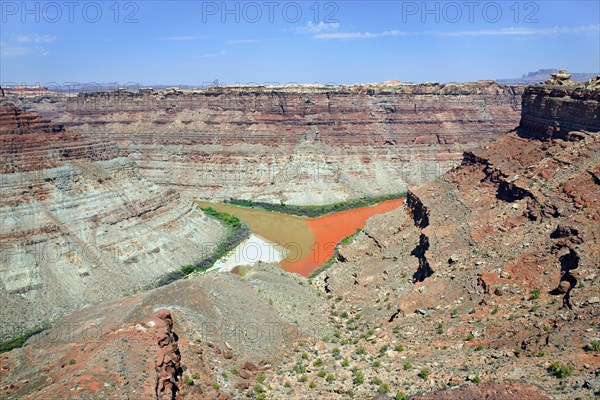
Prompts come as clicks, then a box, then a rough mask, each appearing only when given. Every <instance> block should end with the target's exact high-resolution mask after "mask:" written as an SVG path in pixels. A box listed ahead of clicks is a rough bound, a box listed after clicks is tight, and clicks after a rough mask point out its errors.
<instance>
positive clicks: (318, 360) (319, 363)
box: [313, 358, 324, 368]
mask: <svg viewBox="0 0 600 400" xmlns="http://www.w3.org/2000/svg"><path fill="white" fill-rule="evenodd" d="M323 364H324V362H323V360H322V359H320V358H317V359H316V360H315V361H313V366H315V367H317V368H320V367H322V366H323Z"/></svg>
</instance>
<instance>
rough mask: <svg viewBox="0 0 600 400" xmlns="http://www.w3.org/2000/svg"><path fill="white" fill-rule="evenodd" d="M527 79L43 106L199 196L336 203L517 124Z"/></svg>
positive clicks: (85, 99)
mask: <svg viewBox="0 0 600 400" xmlns="http://www.w3.org/2000/svg"><path fill="white" fill-rule="evenodd" d="M521 94H522V87H518V86H515V87H512V86H501V85H498V84H496V83H494V82H492V81H481V82H473V83H466V84H446V85H441V84H420V85H412V84H411V85H391V84H375V85H356V86H348V87H345V86H342V87H319V86H294V87H276V88H265V87H239V88H236V87H224V88H211V89H206V90H198V91H187V92H183V91H178V90H167V91H165V92H159V91H154V90H151V89H146V90H140V91H139V92H136V93H131V92H126V91H117V92H110V93H106V92H103V93H86V94H80V95H79V96H77V97H75V98H70V99H68V100H67V101H66V103H65V102H55V103H47V102H44V103H43V104H41V103H38V104H33V105H32V107H34V108H35V109H37V110H38V111H40V112H42V113H44V115H48V116H53V117H58V121H59V122H60V123H62V124H64V125H65V126H66V127H68V128H69V129H72V130H74V131H77V132H81V133H83V134H85V135H86V136H89V137H93V138H105V139H106V140H112V141H114V142H116V143H118V144H119V147H120V149H121V150H122V151H124V152H126V153H127V154H128V157H129V158H130V159H131V160H134V161H136V163H137V164H138V165H139V167H140V173H141V175H142V176H143V177H145V178H148V179H150V180H151V181H152V182H155V183H157V184H159V185H161V186H164V187H168V188H172V189H176V190H177V191H178V192H180V193H182V194H185V195H189V196H192V197H209V198H228V197H237V198H248V199H254V200H260V201H269V202H280V201H283V202H285V203H290V204H317V203H331V202H335V201H339V200H343V199H347V198H352V197H360V196H361V195H372V194H383V193H389V192H392V191H394V192H401V191H404V190H405V189H406V188H407V187H408V185H414V184H418V183H421V182H427V181H431V180H433V179H435V178H436V177H438V176H439V175H440V174H441V173H443V172H445V171H447V170H448V169H450V168H452V167H454V166H456V165H457V164H458V163H459V162H460V158H461V155H462V152H463V151H464V150H465V149H470V148H473V147H475V146H477V145H480V144H483V143H487V142H489V141H490V140H492V139H493V138H494V137H496V136H497V135H499V134H501V133H502V132H505V131H507V130H509V129H513V128H514V127H515V126H517V124H518V120H519V111H520V95H521Z"/></svg>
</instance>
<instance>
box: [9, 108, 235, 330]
mask: <svg viewBox="0 0 600 400" xmlns="http://www.w3.org/2000/svg"><path fill="white" fill-rule="evenodd" d="M2 100H3V99H0V157H1V158H2V160H3V163H2V166H1V170H0V188H1V191H2V198H1V199H0V220H1V221H2V223H1V225H0V239H1V241H0V304H2V307H0V321H2V327H1V329H0V332H1V333H0V336H5V335H6V336H10V335H14V334H18V333H21V332H22V331H23V330H26V329H27V328H29V327H31V326H33V325H35V324H41V323H46V322H49V321H52V320H54V319H55V318H57V317H59V316H62V315H64V314H65V313H67V312H70V311H73V310H74V309H77V308H80V307H83V306H86V305H89V304H93V303H98V302H101V301H103V300H107V299H113V298H117V297H119V296H122V295H125V294H128V293H132V292H134V291H135V290H138V289H139V288H141V287H142V286H143V285H145V284H148V283H149V282H151V281H152V280H153V279H155V278H157V277H158V276H160V275H162V274H164V273H166V272H169V271H172V270H175V269H178V268H179V267H181V266H182V265H185V264H188V263H191V262H194V261H197V260H199V259H201V258H202V257H204V256H205V255H207V254H209V253H210V252H211V251H212V249H213V246H216V245H217V244H218V243H219V242H220V241H221V239H222V237H223V235H224V229H223V228H222V227H221V225H220V224H219V223H218V222H216V221H214V220H211V219H209V218H208V217H206V216H205V215H204V214H203V213H202V211H200V210H199V209H197V208H196V207H195V206H194V205H193V204H192V203H191V202H189V201H187V200H184V199H183V198H182V197H181V196H180V194H178V193H176V192H175V191H173V190H172V189H167V188H163V187H160V186H158V185H156V184H155V183H153V182H151V181H149V180H148V179H146V178H144V177H143V176H142V175H141V174H140V173H139V172H138V168H137V166H136V165H135V163H134V162H132V161H131V160H129V159H128V158H127V157H126V156H124V155H123V154H122V153H121V152H120V150H119V148H118V146H117V144H116V143H115V142H113V141H111V140H110V138H107V137H98V138H93V137H88V138H84V137H82V136H81V135H80V134H79V133H75V132H72V131H69V130H65V129H64V127H63V126H62V125H60V124H55V123H52V122H51V121H48V120H46V119H44V118H42V117H40V116H39V115H37V114H34V113H31V112H27V111H24V110H23V109H21V108H19V107H16V106H15V105H14V104H12V103H9V102H7V101H2Z"/></svg>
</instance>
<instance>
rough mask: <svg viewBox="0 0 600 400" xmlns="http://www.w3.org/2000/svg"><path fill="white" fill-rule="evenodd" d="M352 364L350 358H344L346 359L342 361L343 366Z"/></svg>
mask: <svg viewBox="0 0 600 400" xmlns="http://www.w3.org/2000/svg"><path fill="white" fill-rule="evenodd" d="M348 366H350V360H348V359H347V358H344V361H342V367H348Z"/></svg>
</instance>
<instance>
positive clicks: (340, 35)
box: [313, 30, 411, 40]
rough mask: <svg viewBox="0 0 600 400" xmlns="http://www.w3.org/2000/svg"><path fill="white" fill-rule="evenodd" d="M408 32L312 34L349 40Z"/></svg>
mask: <svg viewBox="0 0 600 400" xmlns="http://www.w3.org/2000/svg"><path fill="white" fill-rule="evenodd" d="M410 34H411V33H410V32H402V31H396V30H393V31H384V32H375V33H372V32H334V33H319V34H317V35H314V36H313V38H315V39H338V40H349V39H375V38H380V37H386V36H405V35H410Z"/></svg>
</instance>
